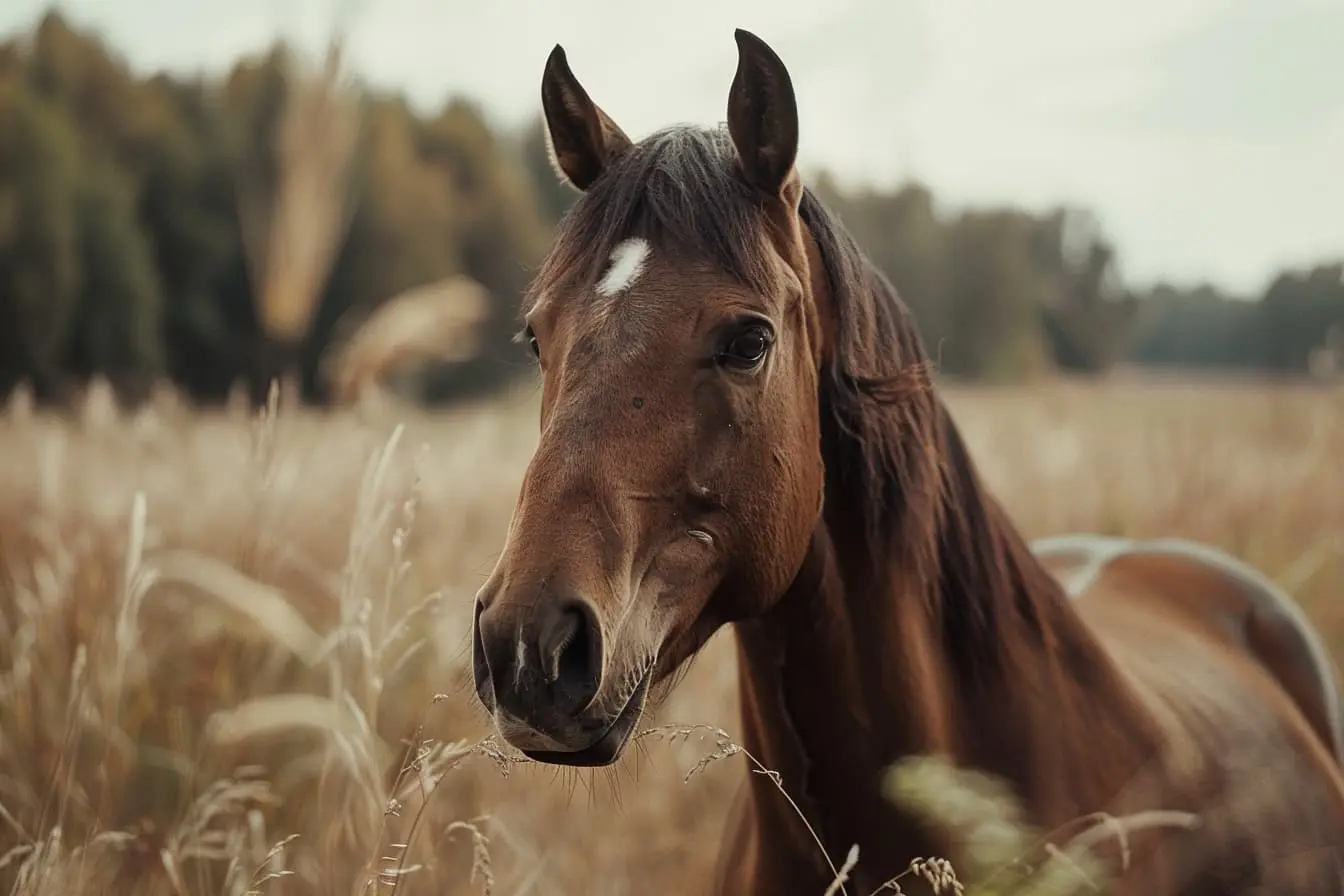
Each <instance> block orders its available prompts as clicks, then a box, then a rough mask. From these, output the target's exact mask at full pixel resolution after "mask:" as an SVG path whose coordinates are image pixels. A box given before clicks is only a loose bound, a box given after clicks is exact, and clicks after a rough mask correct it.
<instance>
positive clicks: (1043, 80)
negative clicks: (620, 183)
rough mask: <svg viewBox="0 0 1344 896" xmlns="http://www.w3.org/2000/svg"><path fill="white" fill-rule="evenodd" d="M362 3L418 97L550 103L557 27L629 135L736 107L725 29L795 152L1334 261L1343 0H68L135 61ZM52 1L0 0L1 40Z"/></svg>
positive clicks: (1200, 253)
mask: <svg viewBox="0 0 1344 896" xmlns="http://www.w3.org/2000/svg"><path fill="white" fill-rule="evenodd" d="M341 2H344V3H345V4H346V5H347V6H351V5H353V8H355V10H356V12H355V18H354V20H353V26H352V34H351V42H350V50H351V61H352V63H353V64H354V67H355V68H356V70H357V71H358V72H359V73H360V75H361V76H362V77H364V78H365V79H366V80H367V81H369V82H371V83H373V84H376V85H378V86H383V87H394V88H398V89H401V90H404V91H405V92H406V93H407V94H408V95H409V96H410V97H411V98H412V99H413V100H414V101H415V102H416V103H417V104H418V105H421V106H423V107H426V108H432V107H434V106H436V105H438V104H439V103H440V102H442V100H443V98H444V97H446V96H447V95H448V94H450V93H454V92H456V93H464V94H468V95H471V96H473V97H475V98H477V99H479V100H481V101H483V102H484V104H485V105H486V107H487V108H488V110H489V111H490V113H491V114H492V115H493V116H495V117H496V118H497V119H498V120H499V121H501V122H503V123H507V124H513V123H516V122H521V121H523V120H525V119H526V118H528V117H529V116H532V115H535V114H537V112H538V111H539V109H540V99H539V97H538V89H539V87H538V85H539V80H540V76H541V70H542V65H543V63H544V61H545V58H546V54H547V53H548V52H549V51H550V49H551V47H552V46H553V45H554V44H556V43H557V42H558V43H561V44H563V45H564V46H565V49H566V50H567V51H568V54H569V60H570V64H571V66H572V67H573V69H574V71H575V73H576V74H577V75H578V77H579V79H580V80H581V81H582V82H583V84H584V85H585V87H587V89H588V91H589V93H590V94H591V95H592V96H593V98H594V99H595V100H596V101H597V102H598V103H599V104H601V105H602V106H603V107H604V108H605V109H606V110H607V111H608V112H609V113H611V115H612V116H613V117H614V118H615V119H616V120H617V121H618V122H619V123H620V124H621V125H622V127H624V128H625V130H626V131H627V132H628V133H630V135H631V136H632V137H638V136H640V135H642V134H644V133H647V132H648V131H650V130H653V129H655V128H657V127H660V126H663V125H666V124H671V123H674V122H678V121H691V122H699V123H704V124H712V123H714V122H717V121H720V120H722V119H723V118H724V115H725V105H726V100H727V90H728V85H729V83H730V82H731V79H732V74H733V69H734V66H735V64H736V48H735V46H734V44H733V37H732V30H733V28H735V27H744V28H747V29H749V30H752V31H754V32H756V33H757V34H759V35H760V36H761V37H762V38H764V39H765V40H766V41H767V42H769V43H770V44H771V45H772V46H773V47H774V48H775V49H776V51H778V52H779V54H780V55H781V56H782V57H783V59H784V61H785V63H786V64H788V66H789V68H790V71H791V72H792V75H793V80H794V84H795V87H796V88H797V90H798V93H799V105H800V114H801V117H802V143H803V145H802V150H801V157H802V162H803V163H804V164H825V165H827V166H828V167H831V168H833V169H835V170H837V171H838V172H839V173H840V174H841V175H842V176H843V177H844V178H845V179H848V180H869V181H876V182H883V183H891V182H898V181H901V180H904V179H906V178H908V177H916V178H919V179H921V180H923V181H924V182H925V183H927V184H929V185H930V186H931V187H932V189H933V190H934V192H935V195H936V196H938V197H939V199H940V200H941V201H942V202H943V203H944V204H945V205H946V206H948V207H959V206H962V205H965V204H983V203H990V202H1012V203H1018V204H1023V205H1026V206H1029V207H1032V208H1041V207H1044V206H1046V205H1047V204H1050V203H1054V202H1058V201H1062V200H1069V201H1074V202H1081V203H1085V204H1087V205H1089V206H1090V207H1091V208H1093V209H1094V210H1095V211H1096V212H1097V213H1098V214H1099V215H1100V217H1101V219H1102V222H1103V225H1104V226H1105V228H1106V229H1107V231H1108V232H1109V233H1110V234H1111V235H1112V236H1113V238H1114V239H1115V240H1116V241H1117V243H1118V244H1119V248H1120V252H1121V260H1122V263H1123V267H1124V270H1125V272H1126V274H1127V275H1128V277H1129V279H1130V280H1131V281H1132V282H1136V283H1140V284H1141V283H1146V282H1150V281H1152V280H1154V279H1156V278H1166V279H1170V280H1174V281H1177V282H1184V283H1189V282H1193V281H1197V280H1204V279H1208V280H1212V281H1213V282H1216V283H1218V284H1220V285H1222V286H1224V287H1225V288H1229V289H1233V290H1237V291H1241V292H1247V293H1250V292H1254V291H1258V290H1260V289H1261V288H1262V287H1263V286H1264V284H1265V282H1266V280H1267V278H1268V277H1270V276H1271V275H1272V273H1273V271H1274V270H1276V269H1277V268H1279V267H1281V266H1284V265H1298V264H1307V263H1310V262H1312V261H1315V260H1319V259H1323V258H1325V257H1327V256H1334V257H1340V256H1344V0H1126V2H1124V3H1111V4H1103V3H1094V2H1078V0H1013V2H1011V3H1008V2H998V0H813V2H806V3H805V2H801V0H671V2H651V0H642V2H640V3H638V4H636V3H634V2H631V0H568V2H564V3H561V2H555V0H229V2H227V3H224V2H217V3H210V4H206V3H199V4H196V3H192V4H188V3H165V2H163V0H65V2H64V3H63V4H61V8H62V9H64V10H65V12H66V14H67V15H69V16H70V17H71V18H72V19H74V20H75V21H76V22H78V23H80V24H83V25H92V26H94V27H96V28H97V29H98V30H100V31H101V32H102V33H103V34H104V35H105V36H106V37H107V38H109V39H110V41H111V43H112V45H113V46H114V47H115V48H116V49H117V50H119V51H120V52H122V53H123V54H124V55H126V56H127V57H128V58H129V60H130V61H131V63H132V64H133V65H134V66H135V67H136V68H137V69H139V70H142V71H149V70H155V69H160V68H168V69H172V70H176V71H184V70H193V69H199V68H205V69H208V70H220V69H223V68H226V67H227V66H228V65H229V64H231V63H232V62H233V61H234V59H235V58H237V56H238V55H239V54H241V53H245V52H250V51H253V50H256V49H258V48H262V47H264V46H266V45H267V44H268V43H269V42H270V40H271V39H272V38H273V37H274V36H275V35H276V34H278V33H284V34H286V35H289V36H291V38H293V39H295V40H297V41H298V42H300V43H301V44H303V45H305V46H314V47H316V46H320V45H321V43H322V42H323V40H324V38H325V34H326V30H327V29H328V28H329V26H330V23H331V21H332V20H333V10H334V8H335V6H336V5H337V4H339V3H341ZM47 6H48V4H47V3H45V2H42V0H3V2H0V33H4V34H6V35H7V34H10V33H13V32H14V31H16V30H18V29H23V28H27V27H29V26H31V24H32V23H33V22H34V21H35V20H36V19H37V17H38V16H39V15H40V14H41V12H42V11H43V9H44V8H46V7H47Z"/></svg>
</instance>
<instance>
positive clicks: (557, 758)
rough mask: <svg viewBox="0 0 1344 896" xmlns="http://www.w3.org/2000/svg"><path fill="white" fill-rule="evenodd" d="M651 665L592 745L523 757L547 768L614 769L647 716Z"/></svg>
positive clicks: (651, 675)
mask: <svg viewBox="0 0 1344 896" xmlns="http://www.w3.org/2000/svg"><path fill="white" fill-rule="evenodd" d="M654 665H655V664H650V665H649V667H648V668H647V669H646V670H644V675H643V677H641V678H640V680H639V684H638V685H636V686H635V690H634V691H633V692H632V693H631V694H630V699H629V700H627V701H626V702H625V706H624V707H622V709H621V711H620V712H619V713H618V714H617V715H616V718H614V719H612V720H611V723H610V724H608V725H607V726H606V728H604V729H603V730H602V733H600V734H599V735H598V736H597V737H596V738H595V739H594V740H593V742H592V743H591V744H589V745H588V746H586V747H583V748H582V749H579V750H522V751H521V752H522V754H523V755H524V756H526V757H527V758H528V759H531V760H532V761H533V762H543V763H546V764H547V765H568V766H573V767H575V768H597V767H601V766H605V765H611V764H612V763H613V762H615V761H616V760H617V759H620V758H621V756H622V754H624V753H625V747H626V745H627V744H628V743H629V742H630V737H631V735H633V734H634V731H635V725H636V724H638V723H639V720H640V717H641V716H643V715H644V703H645V701H646V700H647V699H648V696H649V686H650V685H651V684H652V683H653V669H654Z"/></svg>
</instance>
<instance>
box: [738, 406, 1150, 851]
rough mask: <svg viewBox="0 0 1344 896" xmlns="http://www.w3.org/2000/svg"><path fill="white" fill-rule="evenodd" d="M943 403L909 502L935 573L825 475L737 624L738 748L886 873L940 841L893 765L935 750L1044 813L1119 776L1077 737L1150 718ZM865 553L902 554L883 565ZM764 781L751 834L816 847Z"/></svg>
mask: <svg viewBox="0 0 1344 896" xmlns="http://www.w3.org/2000/svg"><path fill="white" fill-rule="evenodd" d="M939 412H940V414H941V416H942V424H943V430H944V433H943V434H944V438H943V440H942V441H943V455H944V456H943V457H942V459H941V460H942V463H941V464H940V465H939V466H940V468H941V469H942V470H943V473H944V477H945V479H944V482H943V483H942V487H941V488H940V489H936V490H934V491H935V492H936V493H937V495H938V498H937V506H935V507H929V508H917V507H912V508H909V509H908V510H907V511H906V512H907V513H919V512H931V513H932V514H933V517H934V518H935V519H937V521H938V522H937V525H936V526H934V527H932V528H929V527H924V528H926V529H928V532H929V539H930V541H929V545H928V548H929V550H928V552H927V554H928V556H929V557H930V558H931V560H932V563H931V568H924V569H912V568H910V562H909V560H908V558H909V557H911V556H915V555H917V554H918V553H919V552H918V551H914V552H911V551H909V550H908V547H909V542H910V541H911V540H912V539H915V540H917V539H918V538H919V536H918V535H917V534H914V533H917V532H918V531H921V529H920V527H919V526H908V527H907V526H906V523H908V522H910V521H909V520H901V519H899V518H893V519H892V520H891V522H890V531H889V535H893V536H894V537H891V538H889V542H888V544H886V545H885V546H874V545H872V544H871V543H869V542H867V541H866V540H865V539H864V538H863V537H862V534H861V533H858V532H856V531H855V529H856V527H855V525H854V523H853V522H852V521H854V520H857V519H861V518H862V517H863V514H862V513H861V512H860V510H861V509H862V507H863V506H864V505H863V503H862V502H863V501H866V500H869V497H868V495H871V494H872V489H871V487H869V488H868V489H863V488H861V487H851V488H850V489H849V490H845V489H841V488H838V487H837V488H833V489H832V490H831V491H829V492H828V497H827V510H826V512H825V514H824V517H823V520H822V522H821V524H820V525H819V527H818V529H817V531H816V532H815V534H814V537H813V542H812V546H811V549H810V552H809V554H808V556H807V559H806V560H805V562H804V564H803V567H802V570H801V571H800V573H799V575H798V577H797V578H796V580H795V582H794V584H793V585H792V587H791V588H790V589H789V591H788V592H787V593H786V594H785V596H784V597H783V598H782V599H781V600H780V601H779V603H778V604H777V605H776V606H775V607H774V608H773V609H772V610H771V611H770V612H769V613H767V614H766V615H765V616H762V617H760V618H758V619H755V620H752V621H749V622H743V623H739V624H738V625H737V632H738V642H739V660H740V676H741V696H742V707H743V721H744V726H745V727H744V741H745V745H746V746H747V748H748V749H749V750H751V751H753V754H754V755H756V756H757V758H758V759H759V760H760V761H761V762H762V763H763V764H765V765H766V766H767V767H768V768H770V769H772V770H774V771H777V772H779V774H780V776H781V778H780V779H781V781H782V783H783V785H784V787H785V789H787V790H788V791H789V792H790V795H791V796H793V797H794V798H795V800H796V801H797V802H798V804H799V807H800V808H801V809H802V811H803V812H804V814H806V815H807V816H808V819H809V821H811V822H812V823H813V824H814V826H816V827H817V829H818V833H819V834H820V835H821V836H822V837H823V839H824V840H825V841H826V845H827V849H828V851H830V852H831V854H832V855H833V856H837V857H838V856H843V855H844V853H845V850H847V849H848V848H849V845H850V844H852V843H860V844H865V845H866V848H864V849H862V850H861V852H862V853H864V854H868V855H870V856H873V854H874V853H876V854H877V855H876V856H873V857H874V858H875V859H877V861H878V862H879V863H880V865H881V866H882V867H881V869H880V870H882V872H883V873H886V872H887V871H890V872H891V873H895V872H896V871H899V870H901V868H902V867H904V864H903V863H905V864H908V862H909V860H910V859H911V858H914V857H915V856H919V855H924V856H928V855H937V854H940V853H941V854H944V855H946V854H947V851H946V849H945V844H943V843H941V842H938V840H937V838H935V837H932V836H931V835H930V834H929V833H927V832H926V831H927V829H926V828H923V827H922V826H921V825H919V824H918V823H916V821H915V820H914V819H911V818H907V817H905V816H903V815H902V814H901V813H900V812H899V811H897V810H896V809H895V808H894V807H893V806H892V805H891V804H890V803H888V802H886V801H885V800H884V799H883V798H882V796H881V793H880V789H881V784H880V781H881V778H882V774H883V772H884V770H885V769H886V768H887V767H889V766H890V764H891V763H893V762H895V761H897V760H899V759H901V758H903V757H907V756H913V755H920V754H941V755H944V756H946V757H949V758H951V759H952V760H953V761H955V762H957V763H958V764H961V765H968V766H974V767H977V768H980V769H983V770H985V771H989V772H991V773H993V774H996V775H999V776H1001V777H1003V778H1005V779H1006V780H1007V781H1008V782H1009V783H1010V784H1011V785H1014V786H1015V788H1016V790H1017V793H1018V795H1019V797H1020V798H1022V799H1023V800H1024V801H1025V803H1026V805H1027V807H1028V809H1029V810H1034V811H1032V812H1031V814H1033V815H1035V816H1037V818H1038V819H1039V820H1041V821H1044V822H1055V821H1056V820H1057V819H1058V820H1066V819H1068V818H1072V817H1074V816H1075V815H1076V814H1078V807H1077V806H1076V805H1075V804H1073V803H1071V802H1070V800H1071V799H1073V798H1077V797H1080V796H1081V797H1082V798H1083V799H1088V798H1090V796H1091V795H1092V794H1094V793H1098V792H1100V791H1105V790H1106V789H1107V788H1111V792H1114V789H1116V788H1118V786H1119V782H1118V781H1110V780H1101V779H1100V778H1099V777H1098V773H1097V772H1095V770H1094V766H1095V763H1089V762H1088V761H1087V760H1088V756H1089V755H1090V754H1089V745H1090V744H1095V743H1096V740H1097V738H1099V737H1103V738H1104V737H1107V736H1112V735H1113V736H1116V737H1119V738H1120V739H1121V740H1125V739H1134V738H1142V737H1144V736H1145V735H1143V734H1142V732H1144V731H1146V730H1147V729H1146V728H1145V727H1144V722H1143V717H1142V714H1141V713H1140V712H1139V710H1138V709H1137V706H1136V704H1135V702H1134V700H1133V698H1132V696H1131V695H1130V694H1129V692H1128V690H1127V688H1126V687H1125V686H1124V685H1123V684H1122V682H1121V681H1120V679H1119V676H1118V674H1117V673H1116V671H1115V670H1114V668H1113V667H1112V666H1111V664H1110V662H1109V660H1108V659H1107V658H1106V656H1105V655H1104V654H1103V652H1102V650H1101V649H1100V647H1099V646H1098V645H1097V643H1096V642H1095V641H1094V640H1093V639H1092V637H1091V636H1090V634H1089V633H1088V631H1087V630H1086V629H1085V628H1084V626H1083V624H1082V622H1081V620H1080V619H1079V618H1078V617H1077V616H1076V615H1075V613H1074V611H1073V609H1072V607H1070V606H1069V605H1068V601H1067V598H1066V597H1065V596H1064V595H1063V593H1062V592H1061V590H1060V589H1059V587H1058V586H1057V585H1056V584H1055V582H1054V581H1053V579H1052V578H1051V577H1050V575H1049V574H1048V573H1047V572H1046V570H1045V569H1044V568H1043V567H1042V566H1041V565H1040V564H1039V563H1038V562H1037V561H1036V560H1035V558H1034V557H1033V555H1032V553H1031V551H1030V549H1029V547H1028V546H1027V544H1026V542H1025V540H1024V539H1023V538H1022V537H1021V535H1020V534H1019V533H1018V532H1017V531H1016V529H1015V528H1014V527H1013V525H1012V523H1011V522H1010V520H1009V519H1008V517H1007V515H1006V514H1005V512H1004V511H1003V510H1002V508H1001V507H1000V505H999V504H998V503H997V502H996V501H995V500H994V499H993V498H992V496H990V495H989V494H988V493H987V491H986V490H985V489H984V487H983V486H982V484H981V482H980V480H979V478H978V476H977V474H976V472H975V469H974V467H973V465H972V464H971V463H970V459H969V457H968V456H967V455H966V452H965V448H964V445H963V444H962V442H961V439H960V436H959V434H958V433H957V431H956V428H955V426H954V425H953V423H952V421H951V419H950V417H948V416H947V413H946V411H945V410H944V409H942V408H941V406H940V408H939ZM906 530H908V531H906ZM875 555H885V556H891V557H905V558H907V559H906V560H905V561H904V562H903V561H901V560H895V561H893V562H892V563H890V564H879V563H874V562H873V559H872V558H873V557H874V556H875ZM1136 749H1142V748H1141V747H1138V746H1136ZM773 786H774V785H773V782H772V781H771V779H770V778H769V777H767V776H753V788H754V796H755V800H756V804H757V816H756V817H757V823H758V825H760V826H761V828H762V829H761V832H760V835H761V836H762V837H763V838H765V839H767V840H768V839H770V838H771V837H778V838H792V839H793V840H794V841H795V848H799V849H810V850H813V851H815V847H814V846H813V845H811V844H810V843H808V842H806V841H807V840H808V839H809V837H810V835H808V834H807V832H806V830H805V829H803V828H800V827H799V825H798V823H797V820H796V817H791V813H790V812H789V811H785V810H786V809H787V807H786V806H785V804H784V803H782V801H781V798H780V797H779V795H778V794H777V793H772V790H773ZM800 838H801V841H802V842H799V841H800ZM883 856H884V857H885V859H886V861H883V860H882V858H881V857H883ZM837 861H838V858H837ZM865 864H866V863H865ZM892 869H894V870H892Z"/></svg>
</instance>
